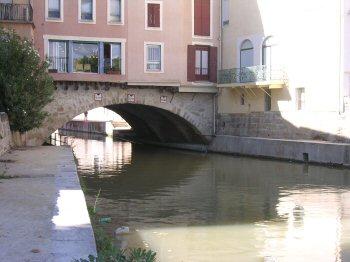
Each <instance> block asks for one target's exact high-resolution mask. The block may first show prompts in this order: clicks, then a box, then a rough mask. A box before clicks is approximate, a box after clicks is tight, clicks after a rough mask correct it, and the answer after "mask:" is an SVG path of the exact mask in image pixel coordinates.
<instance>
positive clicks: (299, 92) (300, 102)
mask: <svg viewBox="0 0 350 262" xmlns="http://www.w3.org/2000/svg"><path fill="white" fill-rule="evenodd" d="M296 102H297V110H304V109H305V88H297V89H296Z"/></svg>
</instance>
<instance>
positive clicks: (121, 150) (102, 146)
mask: <svg viewBox="0 0 350 262" xmlns="http://www.w3.org/2000/svg"><path fill="white" fill-rule="evenodd" d="M69 144H71V145H72V147H73V150H74V154H75V156H76V157H77V159H78V160H79V166H82V167H84V168H89V167H94V169H96V168H97V169H98V170H99V171H100V166H101V165H103V166H108V167H110V168H118V167H122V166H123V165H126V164H130V163H131V154H132V144H131V143H119V142H113V139H112V138H110V137H106V140H105V141H96V140H84V139H79V138H72V137H70V138H69Z"/></svg>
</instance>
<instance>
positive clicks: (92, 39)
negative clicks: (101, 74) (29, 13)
mask: <svg viewBox="0 0 350 262" xmlns="http://www.w3.org/2000/svg"><path fill="white" fill-rule="evenodd" d="M43 39H44V54H45V56H48V55H49V40H64V41H79V42H105V43H121V49H122V50H121V58H122V64H121V67H122V68H121V72H120V75H125V68H126V67H125V65H126V63H125V59H126V54H125V51H126V49H125V46H126V39H125V38H106V37H105V38H96V37H84V36H64V35H43ZM67 74H69V73H67ZM72 74H80V73H74V72H73V73H72ZM85 74H88V73H85ZM92 74H96V73H92Z"/></svg>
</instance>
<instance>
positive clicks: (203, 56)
mask: <svg viewBox="0 0 350 262" xmlns="http://www.w3.org/2000/svg"><path fill="white" fill-rule="evenodd" d="M187 81H189V82H193V81H210V82H213V83H216V81H217V47H215V46H204V45H189V46H188V47H187Z"/></svg>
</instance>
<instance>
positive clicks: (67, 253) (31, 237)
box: [0, 147, 96, 262]
mask: <svg viewBox="0 0 350 262" xmlns="http://www.w3.org/2000/svg"><path fill="white" fill-rule="evenodd" d="M3 171H5V176H13V177H14V178H12V179H0V208H1V210H0V261H11V262H17V261H28V262H29V261H62V262H63V261H64V262H70V261H72V260H73V259H75V258H76V259H78V258H87V256H88V255H89V254H93V255H95V254H96V246H95V240H94V236H93V231H92V227H91V224H90V219H89V216H88V212H87V208H86V203H85V198H84V195H83V192H82V191H81V188H80V184H79V180H78V176H77V172H76V166H75V163H74V158H73V154H72V151H71V149H70V148H68V147H35V148H26V149H23V150H14V151H12V152H11V153H8V154H6V155H4V156H2V157H1V158H0V175H1V173H2V172H3Z"/></svg>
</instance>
